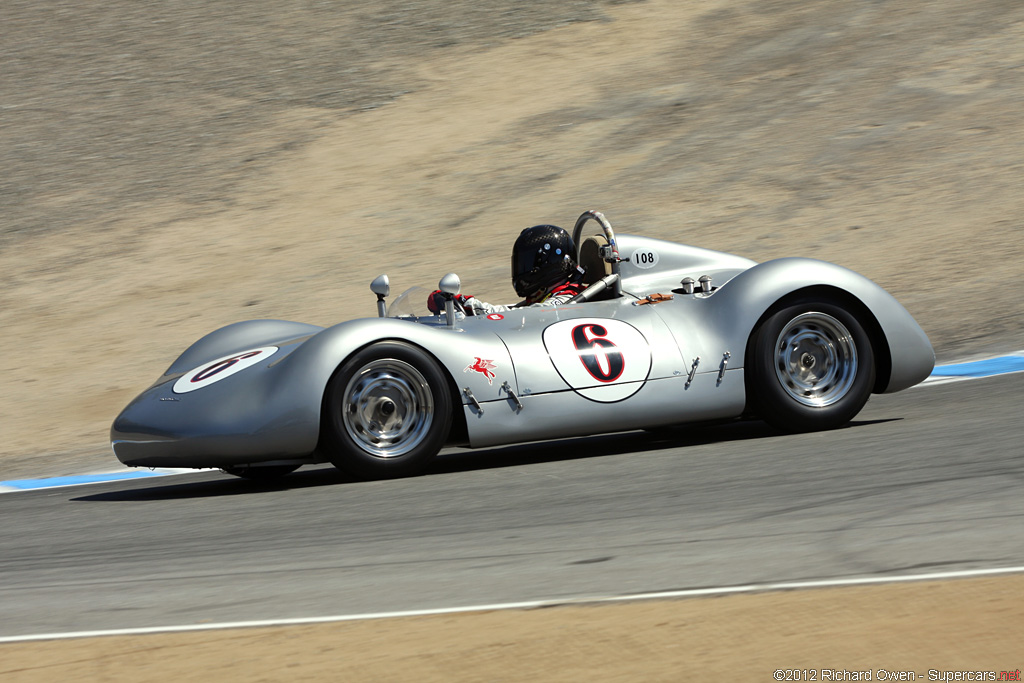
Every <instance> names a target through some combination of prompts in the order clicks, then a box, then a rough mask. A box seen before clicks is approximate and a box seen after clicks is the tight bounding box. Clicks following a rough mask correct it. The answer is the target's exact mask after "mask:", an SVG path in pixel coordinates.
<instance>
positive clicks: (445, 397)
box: [321, 341, 452, 479]
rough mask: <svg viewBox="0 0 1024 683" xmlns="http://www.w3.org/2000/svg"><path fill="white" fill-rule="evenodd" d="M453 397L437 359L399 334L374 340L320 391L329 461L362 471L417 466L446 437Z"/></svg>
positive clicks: (381, 474) (406, 470)
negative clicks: (396, 339)
mask: <svg viewBox="0 0 1024 683" xmlns="http://www.w3.org/2000/svg"><path fill="white" fill-rule="evenodd" d="M451 420H452V398H451V394H450V393H449V391H448V384H447V381H446V379H445V375H444V371H443V370H442V369H441V368H440V367H439V366H438V364H437V361H435V360H434V359H433V358H431V357H430V356H429V355H427V354H426V353H425V352H423V351H421V350H420V349H418V348H416V347H415V346H412V345H410V344H406V343H403V342H393V341H388V342H378V343H376V344H372V345H370V346H367V347H366V348H364V349H362V350H360V351H358V352H357V353H355V354H354V355H353V356H352V357H351V358H349V359H348V360H347V361H346V362H345V364H344V365H342V366H341V368H340V369H339V370H338V371H337V372H336V373H335V374H334V376H333V377H332V378H331V380H330V382H329V383H328V385H327V391H326V393H325V396H324V415H323V421H322V422H323V433H322V437H321V442H322V443H323V445H324V446H326V450H327V455H328V457H329V458H330V460H331V462H332V463H333V464H334V466H335V467H337V468H338V469H340V470H344V471H345V472H348V473H349V474H351V475H353V476H355V477H359V478H361V479H382V478H391V477H402V476H407V475H410V474H414V473H415V472H417V471H419V470H421V469H422V468H423V467H424V466H426V464H427V463H428V462H429V461H430V460H431V459H432V458H433V457H434V456H435V455H437V452H438V451H439V450H440V449H441V446H443V445H444V442H445V440H446V439H447V438H448V430H449V429H450V427H451Z"/></svg>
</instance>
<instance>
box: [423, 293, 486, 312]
mask: <svg viewBox="0 0 1024 683" xmlns="http://www.w3.org/2000/svg"><path fill="white" fill-rule="evenodd" d="M453 298H454V300H455V307H456V309H460V308H461V309H462V312H463V313H465V314H466V315H473V306H472V304H471V301H476V299H474V298H473V297H472V296H468V295H466V294H456V295H455V296H454V297H453ZM427 308H428V309H430V312H431V313H433V314H434V315H438V314H440V313H441V311H443V310H444V294H443V293H441V290H440V289H435V290H434V291H433V292H431V293H430V296H428V297H427Z"/></svg>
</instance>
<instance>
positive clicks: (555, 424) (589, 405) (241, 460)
mask: <svg viewBox="0 0 1024 683" xmlns="http://www.w3.org/2000/svg"><path fill="white" fill-rule="evenodd" d="M588 225H589V226H590V228H591V229H590V230H589V231H587V230H585V228H587V227H588ZM588 232H589V233H592V234H588ZM573 242H574V244H575V245H577V246H576V248H577V260H578V262H579V264H580V265H581V266H582V267H583V268H584V269H585V271H586V275H585V278H586V279H585V282H586V283H587V284H588V286H587V287H586V289H585V290H583V292H582V293H581V294H579V295H578V296H576V297H575V298H574V299H573V300H572V301H571V302H570V303H568V304H566V305H563V306H558V307H546V308H545V307H532V308H531V307H523V308H513V309H511V310H508V311H504V312H501V313H492V314H490V315H486V316H470V317H466V316H464V315H462V313H461V310H460V309H458V308H457V307H456V305H455V302H454V301H453V299H454V298H455V297H456V295H458V293H459V290H460V283H459V278H458V276H456V275H454V274H449V275H446V276H445V277H444V278H442V279H441V282H440V285H439V287H440V290H441V292H442V295H441V296H442V298H443V300H444V310H443V311H441V312H440V313H439V314H438V315H431V314H429V313H428V311H427V310H426V301H427V299H428V295H429V294H430V292H428V291H427V290H425V289H420V288H414V289H412V290H409V291H407V292H406V293H405V294H403V295H401V296H400V297H398V298H396V299H395V300H394V301H393V302H392V303H391V305H390V306H388V305H387V302H386V297H387V296H388V295H389V293H390V292H389V285H388V278H387V276H386V275H382V276H380V277H378V278H377V279H376V280H374V282H373V283H372V284H371V290H372V291H373V293H374V294H376V296H377V308H378V317H376V318H364V319H359V320H352V321H349V322H343V323H340V324H337V325H334V326H333V327H328V328H322V327H316V326H314V325H306V324H302V323H296V322H286V321H281V320H250V321H246V322H240V323H236V324H233V325H228V326H227V327H224V328H221V329H219V330H217V331H215V332H213V333H211V334H209V335H207V336H205V337H203V338H202V339H200V340H199V341H197V342H196V343H194V344H193V345H192V346H191V347H189V348H188V349H187V350H186V351H185V352H184V353H183V354H181V356H180V357H179V358H178V359H177V360H176V361H174V363H173V364H172V365H171V366H170V367H169V368H168V369H167V371H166V372H165V373H164V374H163V376H161V377H160V379H158V380H157V381H156V383H155V384H153V386H151V387H150V388H148V389H146V390H145V391H144V392H143V393H142V394H141V395H140V396H139V397H138V398H136V399H135V400H134V401H132V402H131V403H130V404H129V405H128V407H126V408H125V409H124V411H123V412H122V413H121V414H120V415H119V416H118V417H117V419H116V420H115V421H114V424H113V426H112V428H111V442H112V445H113V449H114V453H115V454H116V455H117V457H118V459H119V460H120V461H121V462H123V463H124V464H126V465H130V466H135V467H194V468H207V467H214V468H221V469H223V470H224V471H225V472H227V473H229V474H233V475H238V476H241V477H246V478H252V479H262V478H272V477H277V476H281V475H283V474H287V473H288V472H291V471H293V470H294V469H296V468H298V467H299V466H301V465H303V464H308V463H318V462H327V461H329V462H331V463H333V464H334V465H335V466H337V467H338V468H340V469H342V470H344V471H346V472H348V473H350V474H351V475H354V476H356V477H360V478H381V477H394V476H403V475H408V474H411V473H415V472H417V471H418V470H420V469H421V468H423V467H424V466H425V465H426V464H427V463H428V462H429V461H430V460H431V459H432V458H433V457H434V456H435V455H436V454H437V453H438V451H439V450H440V449H441V448H442V447H443V446H445V445H456V446H467V447H470V448H481V447H487V446H496V445H499V444H509V443H514V442H523V441H535V440H541V439H555V438H561V437H571V436H580V435H586V434H597V433H603V432H616V431H625V430H633V429H645V428H648V429H649V428H656V427H661V426H667V425H677V424H682V423H686V422H698V421H701V422H703V421H709V420H723V419H730V418H738V417H741V416H752V417H759V418H761V419H764V420H766V421H767V422H769V423H770V424H772V425H774V426H775V427H777V428H780V429H783V430H787V431H808V430H820V429H828V428H832V427H838V426H840V425H843V424H845V423H846V422H848V421H849V420H850V419H852V418H853V417H854V416H855V415H856V414H857V413H858V412H859V411H860V409H861V408H862V407H863V406H864V404H865V402H866V401H867V399H868V396H869V395H870V394H871V393H872V392H874V393H887V392H893V391H899V390H901V389H906V388H907V387H910V386H913V385H914V384H917V383H918V382H920V381H922V380H923V379H924V378H925V377H927V376H928V375H929V373H930V372H931V370H932V367H933V365H934V361H935V356H934V353H933V351H932V347H931V344H930V343H929V341H928V338H927V336H926V335H925V333H924V332H923V331H922V330H921V328H920V327H919V326H918V325H917V323H916V322H915V321H914V319H913V318H912V317H911V316H910V314H909V313H908V312H907V311H906V309H904V308H903V307H902V306H901V305H900V304H899V303H898V302H897V301H896V300H895V299H894V298H893V297H892V296H890V295H889V294H888V293H886V292H885V291H884V290H883V289H882V288H880V287H879V286H878V285H876V284H874V283H873V282H871V281H870V280H868V279H866V278H864V277H862V276H861V275H858V274H857V273H854V272H852V271H850V270H847V269H846V268H842V267H840V266H837V265H833V264H830V263H826V262H823V261H817V260H812V259H805V258H783V259H778V260H774V261H768V262H766V263H761V264H758V263H755V262H754V261H750V260H748V259H745V258H742V257H739V256H733V255H730V254H725V253H721V252H716V251H710V250H707V249H701V248H697V247H691V246H685V245H681V244H673V243H670V242H666V241H662V240H656V239H649V238H645V237H637V236H633V235H619V236H616V235H615V233H614V231H613V230H612V227H611V225H610V224H609V223H608V221H607V220H606V219H605V217H604V216H603V215H602V214H600V213H598V212H596V211H587V212H585V213H584V214H583V215H582V216H580V218H579V220H577V222H576V225H575V228H574V230H573ZM421 309H422V310H421Z"/></svg>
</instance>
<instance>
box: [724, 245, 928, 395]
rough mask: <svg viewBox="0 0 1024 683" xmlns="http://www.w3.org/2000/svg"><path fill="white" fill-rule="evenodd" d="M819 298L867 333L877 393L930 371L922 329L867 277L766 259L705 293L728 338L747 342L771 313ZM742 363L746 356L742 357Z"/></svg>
mask: <svg viewBox="0 0 1024 683" xmlns="http://www.w3.org/2000/svg"><path fill="white" fill-rule="evenodd" d="M809 295H810V296H822V297H825V298H829V299H832V300H835V301H836V302H837V303H839V304H841V305H845V306H847V307H849V308H850V309H851V312H853V313H855V314H856V315H857V316H858V318H859V319H860V320H861V321H862V324H863V325H864V327H865V329H866V331H867V332H868V334H869V335H870V336H871V339H872V348H873V350H874V351H875V356H876V358H877V367H876V375H877V379H876V384H875V388H874V390H875V392H876V393H883V392H884V393H889V392H893V391H899V390H901V389H906V388H907V387H910V386H913V385H915V384H917V383H919V382H921V381H922V380H924V379H925V378H926V377H928V375H929V374H931V371H932V368H934V366H935V353H934V351H933V350H932V346H931V343H930V342H929V341H928V337H927V335H926V334H925V333H924V330H922V329H921V327H920V326H919V325H918V324H917V322H916V321H915V320H914V318H913V317H912V316H911V315H910V313H908V312H907V310H906V309H905V308H904V307H903V306H902V305H901V304H900V303H899V302H898V301H896V299H895V298H894V297H893V296H892V295H891V294H889V293H888V292H886V291H885V290H884V289H882V288H881V287H879V286H878V285H877V284H875V283H874V282H872V281H871V280H869V279H868V278H866V277H864V276H863V275H860V274H859V273H856V272H854V271H852V270H850V269H848V268H844V267H842V266H837V265H835V264H833V263H828V262H825V261H818V260H815V259H806V258H783V259H776V260H774V261H768V262H765V263H762V264H759V265H757V266H754V267H753V268H750V269H749V270H747V271H744V272H743V273H740V274H739V275H737V276H736V277H735V278H733V279H732V280H730V281H729V282H727V283H726V284H725V285H723V286H722V287H721V288H720V289H718V290H716V291H715V292H714V294H712V295H711V296H710V297H709V303H711V302H712V301H713V302H714V304H715V305H714V306H712V307H711V308H712V309H713V311H714V312H713V315H714V316H715V317H716V318H717V322H718V324H721V325H722V328H723V329H726V330H729V335H728V336H729V337H730V338H732V339H734V340H736V341H737V342H738V341H739V340H741V339H742V340H743V345H744V347H745V345H746V342H747V341H748V340H749V339H750V336H751V334H752V333H753V332H754V330H756V329H757V328H758V326H759V325H760V324H761V323H762V322H763V321H764V320H765V319H766V318H767V317H768V316H770V315H771V314H772V313H774V312H775V311H776V310H779V309H780V308H782V307H784V306H786V305H788V303H789V302H792V301H794V300H796V299H798V298H800V297H803V296H809ZM742 362H743V363H744V364H745V363H746V359H745V358H744V359H742Z"/></svg>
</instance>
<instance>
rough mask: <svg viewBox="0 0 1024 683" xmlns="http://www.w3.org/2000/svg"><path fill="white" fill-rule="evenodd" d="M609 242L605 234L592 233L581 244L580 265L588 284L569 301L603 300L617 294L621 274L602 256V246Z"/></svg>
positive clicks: (584, 279) (585, 282)
mask: <svg viewBox="0 0 1024 683" xmlns="http://www.w3.org/2000/svg"><path fill="white" fill-rule="evenodd" d="M607 244H608V238H607V237H605V236H604V235H591V236H590V237H588V238H586V239H585V240H583V243H582V244H580V257H579V264H580V267H581V268H583V270H584V271H585V272H584V273H583V280H581V282H582V283H583V284H585V285H586V286H587V288H586V289H584V290H583V291H582V292H580V293H579V294H577V295H576V296H575V297H573V299H572V300H571V301H570V302H569V303H583V302H586V301H601V300H603V299H611V298H614V297H615V296H616V288H615V287H614V286H613V285H615V284H616V283H617V282H618V279H619V276H618V275H614V274H613V273H612V264H610V263H608V262H607V261H605V260H604V259H603V258H601V247H603V246H605V245H607Z"/></svg>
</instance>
